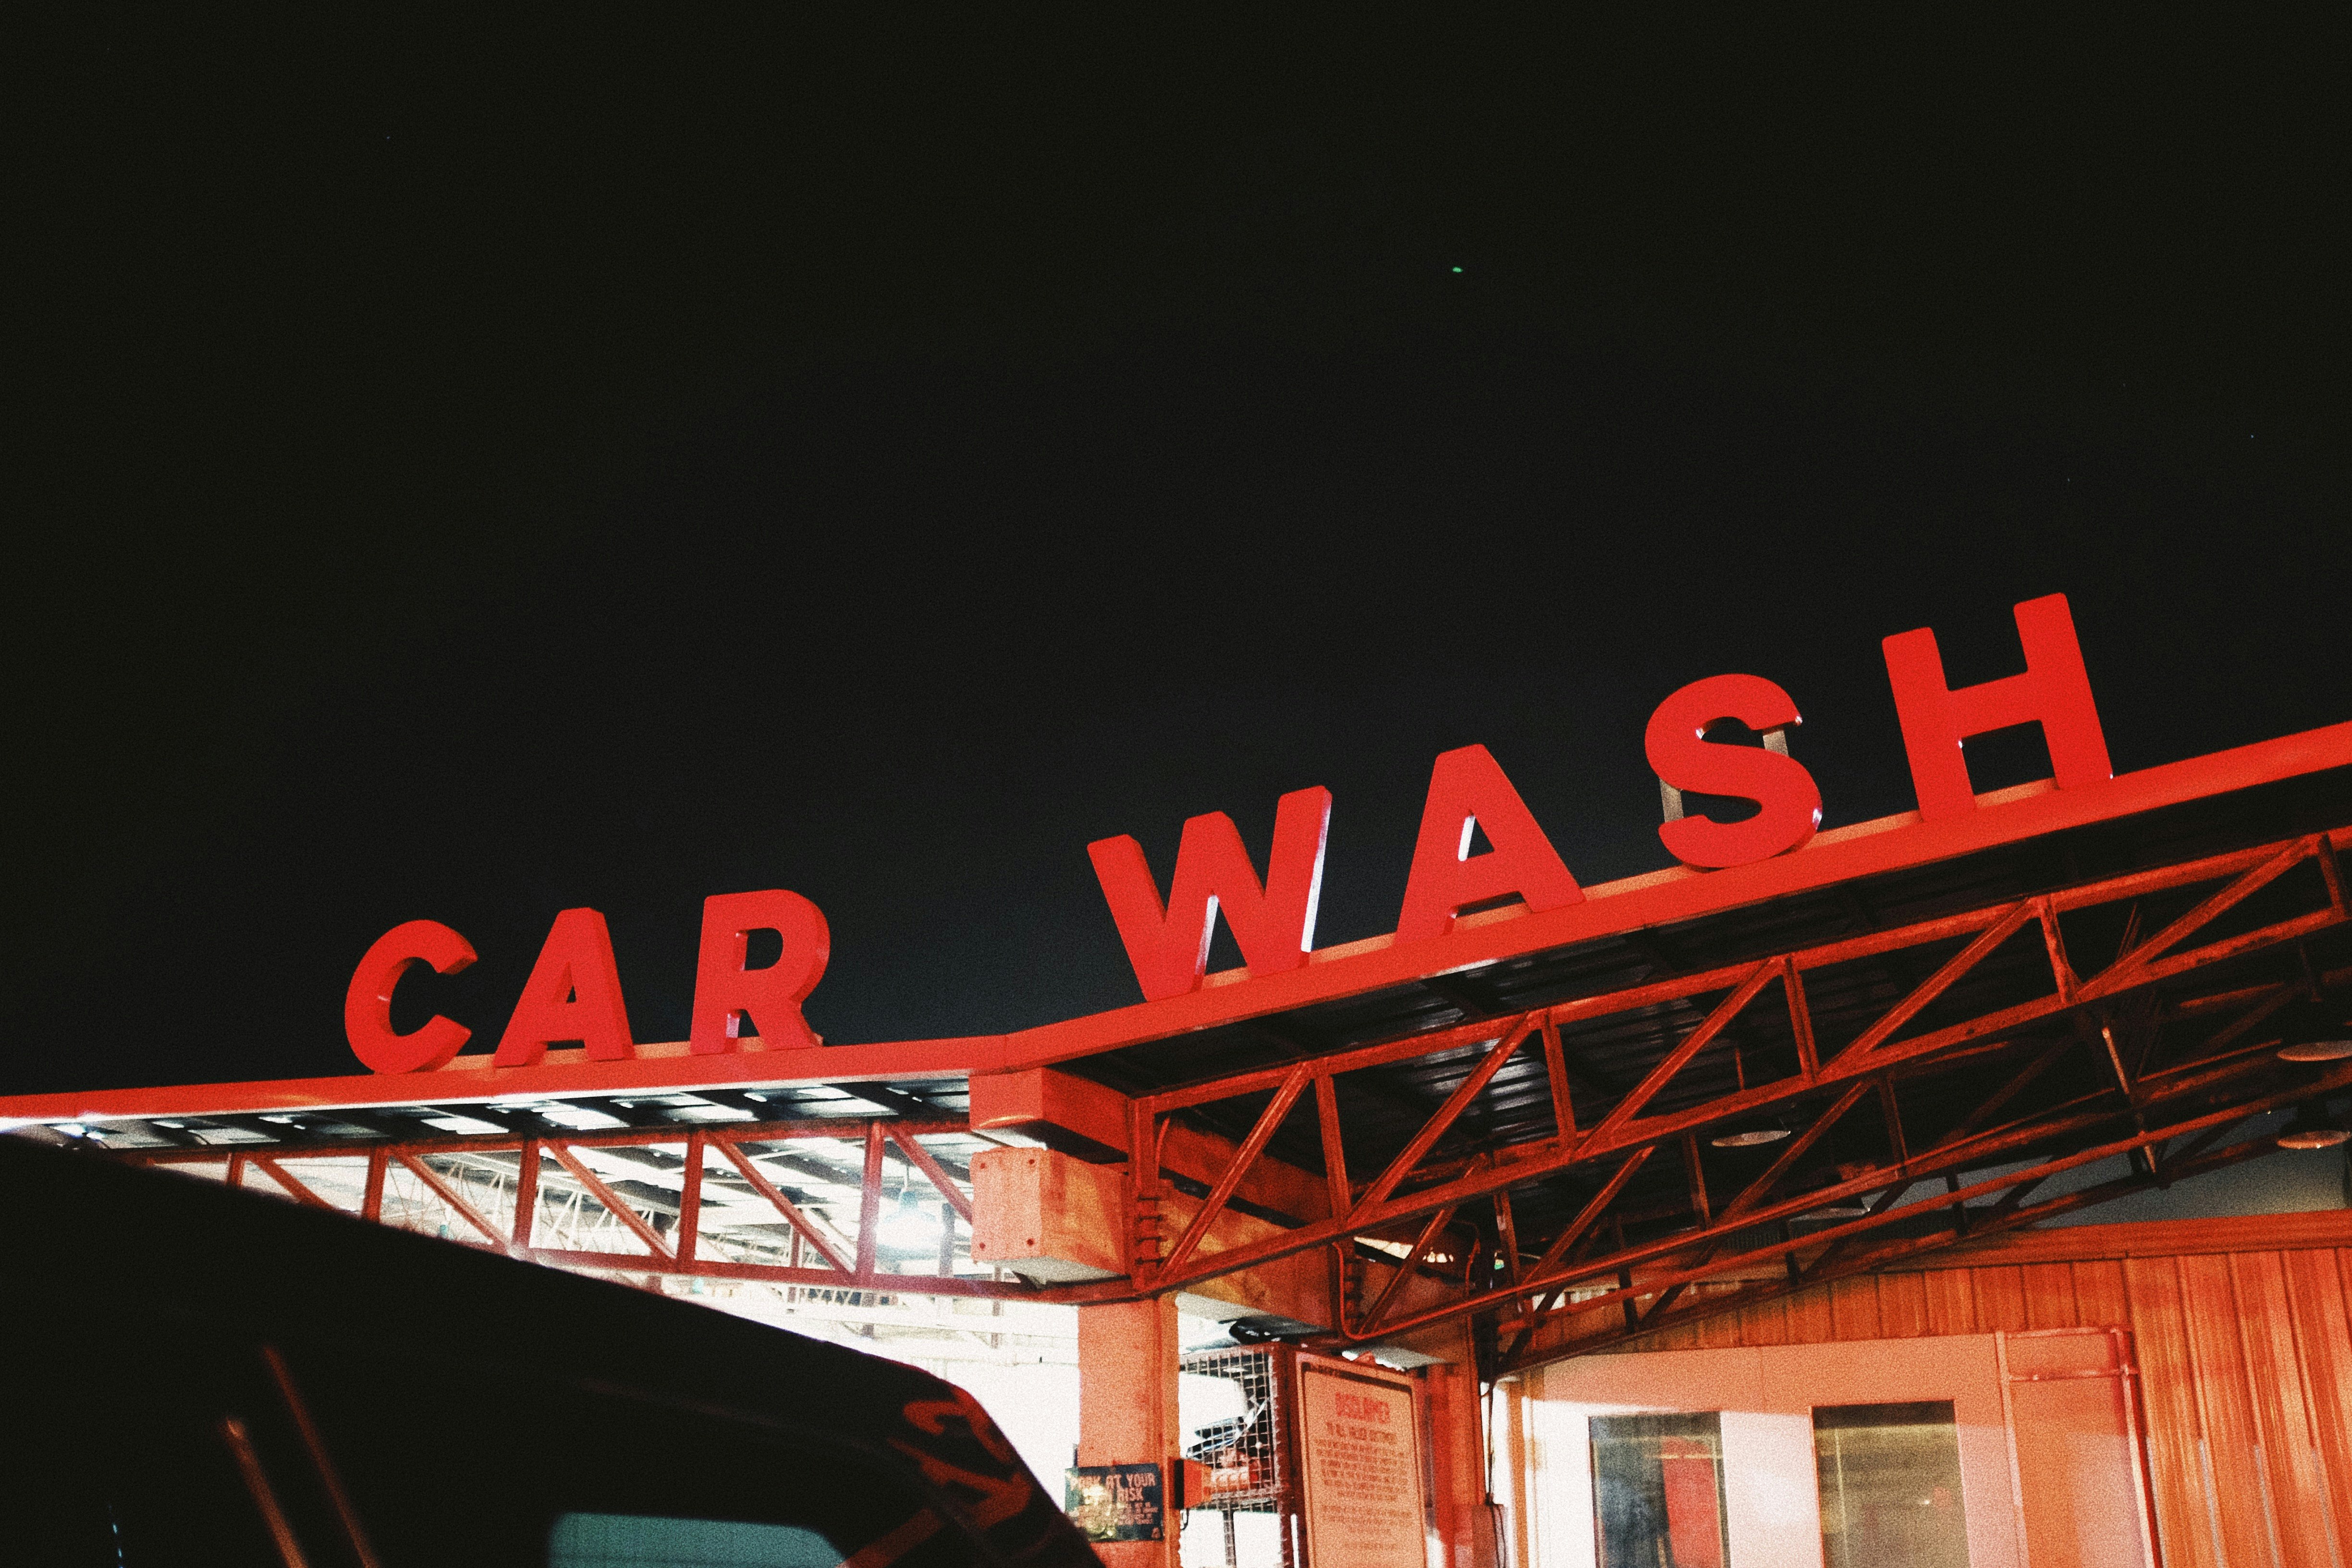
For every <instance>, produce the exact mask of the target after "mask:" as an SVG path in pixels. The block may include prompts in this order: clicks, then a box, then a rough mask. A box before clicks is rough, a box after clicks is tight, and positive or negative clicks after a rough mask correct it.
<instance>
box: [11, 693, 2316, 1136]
mask: <svg viewBox="0 0 2352 1568" xmlns="http://www.w3.org/2000/svg"><path fill="white" fill-rule="evenodd" d="M2341 767H2352V723H2343V724H2332V725H2328V726H2326V727H2325V728H2323V729H2317V730H2309V731H2304V732H2303V733H2301V734H2296V735H2287V736H2283V737H2281V738H2279V739H2277V740H2273V741H2263V742H2256V743H2254V744H2252V745H2248V746H2240V747H2236V748H2234V749H2232V750H2230V751H2224V752H2213V753H2211V754H2210V755H2208V756H2202V757H2193V758H2189V759H2188V760H2186V761H2183V762H2178V763H2165V764H2163V765H2161V766H2158V767H2153V768H2147V769H2144V770H2142V771H2141V772H2138V773H2126V774H2124V775H2123V776H2121V777H2118V778H2114V779H2109V780H2107V781H2105V782H2104V783H2100V784H2092V785H2088V786H2085V787H2082V788H2077V789H2063V790H2062V789H2058V788H2056V787H2054V786H2053V784H2050V783H2048V782H2044V783H2042V784H2025V785H2021V786H2019V787H2018V788H2015V789H2010V790H2002V791H1998V792H1995V793H1993V794H1990V795H1980V796H1978V797H1976V801H1977V805H1978V808H1979V809H1977V810H1975V811H1971V812H1968V813H1965V814H1962V815H1957V816H1948V817H1945V818H1943V819H1941V820H1935V821H1923V820H1922V819H1921V817H1920V816H1919V814H1918V813H1916V812H1905V813H1903V814H1901V815H1899V816H1887V817H1882V818H1880V819H1878V820H1877V821H1874V822H1867V823H1860V824H1856V825H1854V826H1849V827H1842V828H1835V829H1832V830H1830V831H1828V832H1824V833H1820V834H1816V835H1815V836H1814V837H1812V839H1811V841H1810V842H1808V843H1807V844H1806V845H1805V846H1804V847H1802V848H1800V849H1796V850H1792V851H1790V853H1787V854H1784V855H1780V856H1778V857H1775V858H1770V859H1767V860H1761V861H1758V862H1755V863H1753V864H1749V865H1746V866H1738V867H1734V868H1728V869H1725V870H1720V871H1706V872H1703V871H1697V870H1693V869H1691V868H1684V867H1677V868H1670V869H1667V870H1663V871H1655V872H1651V873H1648V874H1646V875H1643V876H1640V877H1630V878H1626V879H1622V880H1621V881H1616V882H1609V883H1603V884H1600V885H1597V886H1594V887H1590V888H1587V889H1583V892H1584V899H1583V900H1582V901H1580V902H1578V903H1572V904H1569V905H1566V906H1564V907H1561V908H1557V909H1552V910H1545V911H1541V912H1530V911H1529V910H1527V908H1526V907H1525V906H1524V905H1521V906H1515V907H1512V908H1507V909H1501V910H1488V911H1485V912H1482V913H1475V914H1470V915H1465V916H1463V917H1461V918H1459V919H1458V920H1457V921H1455V922H1454V929H1453V930H1452V931H1448V932H1446V933H1445V934H1444V935H1443V936H1436V937H1431V938H1428V939H1426V940H1423V941H1419V942H1399V941H1398V940H1397V939H1396V938H1395V937H1394V936H1381V937H1373V938H1370V939H1368V940H1366V941H1363V942H1349V943H1345V944H1343V945H1341V946H1338V947H1332V948H1326V949H1324V950H1323V951H1321V952H1316V953H1313V954H1311V955H1309V957H1308V959H1307V963H1304V964H1302V965H1300V966H1298V967H1297V968H1294V969H1290V970H1288V971H1286V972H1282V973H1274V974H1265V975H1255V976H1253V975H1251V974H1249V973H1247V972H1245V971H1239V970H1235V971H1228V972H1226V973H1223V974H1216V975H1211V976H1209V977H1208V981H1207V983H1206V984H1203V985H1202V987H1201V988H1200V989H1199V990H1196V991H1192V992H1190V993H1187V994H1182V995H1177V996H1170V997H1165V998H1162V999H1160V1000H1158V1001H1150V1002H1143V1003H1139V1004H1137V1005H1133V1006H1129V1007H1120V1008H1115V1009H1113V1010H1111V1011H1109V1012H1105V1013H1097V1014H1093V1015H1090V1016H1086V1017H1081V1018H1072V1019H1067V1020H1066V1021H1064V1022H1061V1023H1057V1024H1048V1025H1044V1026H1039V1027H1037V1028H1034V1029H1025V1030H1022V1031H1019V1032H1018V1033H1014V1034H1010V1035H982V1036H971V1037H962V1038H957V1039H944V1040H908V1041H892V1042H887V1043H880V1044H873V1045H856V1046H833V1047H824V1048H823V1049H822V1050H816V1051H782V1050H777V1051H768V1050H758V1051H745V1052H741V1053H740V1054H739V1053H729V1054H727V1055H716V1056H697V1055H693V1054H691V1053H690V1052H689V1051H688V1047H687V1046H686V1044H685V1043H684V1042H677V1043H673V1044H667V1045H639V1046H638V1047H636V1049H637V1055H636V1056H635V1057H634V1058H628V1059H625V1060H612V1061H599V1060H594V1059H592V1058H589V1056H588V1054H587V1053H586V1051H585V1050H583V1049H572V1050H565V1049H551V1050H549V1051H547V1052H546V1053H545V1056H544V1057H543V1058H542V1060H541V1064H540V1065H539V1066H537V1067H533V1068H494V1067H493V1066H492V1065H491V1058H489V1057H488V1056H487V1055H478V1056H462V1057H458V1058H457V1059H456V1060H454V1061H452V1062H451V1063H450V1064H449V1065H448V1066H447V1067H446V1068H442V1069H440V1070H439V1071H436V1072H430V1073H392V1074H375V1073H358V1074H349V1075H342V1076H337V1077H329V1078H313V1079H278V1080H273V1081H264V1082H252V1083H226V1084H191V1085H174V1086H168V1087H163V1088H149V1089H101V1090H75V1091H70V1092H67V1093H61V1094H37V1095H16V1096H12V1097H8V1098H5V1099H0V1117H5V1118H10V1119H15V1120H21V1121H58V1120H65V1119H70V1118H79V1117H91V1118H100V1119H102V1118H106V1117H116V1116H157V1115H163V1116H170V1115H183V1114H184V1115H200V1114H205V1113H208V1112H209V1113H217V1114H231V1113H236V1112H241V1111H278V1110H301V1109H305V1108H324V1107H331V1106H352V1107H362V1106H372V1105H404V1104H409V1103H412V1102H414V1101H416V1100H431V1101H434V1102H436V1103H451V1104H454V1103H462V1102H466V1101H469V1100H493V1099H497V1098H499V1097H501V1096H508V1095H517V1094H528V1095H538V1096H554V1095H566V1094H597V1093H629V1092H647V1091H652V1090H656V1089H697V1088H707V1087H718V1086H725V1085H736V1084H746V1085H755V1086H756V1085H760V1084H767V1083H787V1082H794V1081H824V1082H829V1083H852V1082H871V1081H877V1080H883V1079H891V1080H900V1079H904V1080H915V1079H927V1078H928V1079H953V1078H961V1077H964V1076H965V1075H967V1074H970V1073H985V1072H1001V1071H1007V1070H1013V1069H1019V1068H1033V1067H1048V1066H1053V1065H1055V1064H1057V1063H1061V1062H1066V1061H1070V1060H1073V1059H1076V1058H1081V1057H1087V1056H1093V1055H1096V1054H1097V1053H1099V1052H1103V1051H1108V1050H1113V1049H1117V1048H1118V1047H1123V1046H1129V1045H1137V1044H1141V1043H1144V1042H1147V1041H1151V1040H1161V1039H1167V1038H1170V1037H1175V1036H1179V1035H1183V1034H1188V1033H1191V1032H1192V1031H1194V1030H1198V1029H1205V1028H1210V1027H1213V1026H1217V1025H1222V1024H1229V1023H1234V1022H1238V1021H1241V1020H1244V1019H1247V1018H1253V1017H1262V1016H1267V1015H1270V1014H1275V1013H1281V1012H1286V1011H1289V1010H1291V1009H1293V1008H1297V1007H1302V1006H1307V1005H1312V1004H1315V1003H1318V1002H1324V1001H1329V1000H1332V999H1335V998H1338V997H1341V996H1347V995H1352V994H1360V993H1364V992H1369V991H1375V990H1379V989H1381V988H1384V987H1387V986H1391V985H1399V984H1407V983H1410V982H1412V981H1415V980H1421V979H1426V978H1429V977H1432V976H1436V975H1443V974H1446V973H1453V972H1455V971H1458V970H1464V969H1471V968H1475V967H1477V966H1479V965H1482V964H1486V963H1494V962H1496V960H1499V959H1505V958H1511V957H1516V956H1518V955H1520V954H1523V953H1530V952H1543V951H1546V950H1549V949H1551V948H1557V947H1564V946H1568V945H1570V944H1573V943H1577V942H1588V941H1591V940H1592V939H1594V938H1598V937H1602V936H1608V935H1612V934H1615V933H1620V932H1624V931H1634V930H1638V929H1641V928H1643V927H1645V926H1656V925H1665V924H1671V923H1674V922H1676V921H1686V920H1690V919H1693V918H1696V917H1697V916H1701V915H1706V914H1711V913H1715V912H1717V911H1720V910H1730V909H1736V908H1739V907H1742V906H1745V905H1749V904H1755V903H1759V902H1763V901H1765V900H1771V899H1777V898H1780V897H1783V896H1785V895H1787V894H1790V893H1797V892H1803V891H1806V890H1808V889H1815V888H1822V887H1827V886H1829V885H1831V884H1832V883H1836V882H1841V881H1846V880H1850V879H1855V878H1861V877H1869V876H1874V875H1877V874H1879V873H1882V872H1886V871H1894V870H1900V869H1904V868H1911V867H1916V866H1925V865H1930V864H1933V863H1935V862H1937V861H1941V860H1948V859H1952V858H1957V857H1959V856H1963V855H1968V854H1971V853H1974V852H1976V851H1979V850H1983V849H1989V848H1992V847H1998V846H2000V845H2006V844H2014V843H2018V842H2021V841H2022V840H2025V839H2029V838H2034V837H2041V836H2042V835H2045V834H2050V833H2056V832H2061V831H2063V830H2065V829H2068V828H2074V827H2081V826H2087V825H2090V824H2093V823H2098V822H2107V821H2113V820H2116V819H2118V818H2122V817H2127V816H2135V815H2137V814H2138V813H2141V812H2147V811H2154V810H2158V809H2159V808H2162V807H2165V806H2169V805H2179V804H2182V803H2184V802H2188V801H2192V800H2199V799H2202V798H2204V797H2207V796H2210V795H2225V794H2229V793H2231V792H2232V791H2236V790H2242V789H2250V788H2252V787H2255V786H2257V785H2261V784H2273V783H2276V782H2278V781H2280V780H2283V779H2289V778H2294V777H2298V776H2301V775H2304V774H2308V773H2322V772H2325V771H2327V770H2329V769H2332V768H2341ZM756 1006H757V1004H756V1002H754V1003H753V1004H752V1007H753V1011H754V1017H755V1021H756ZM738 1043H739V1044H740V1045H741V1046H749V1045H751V1040H749V1039H744V1040H741V1041H740V1042H738Z"/></svg>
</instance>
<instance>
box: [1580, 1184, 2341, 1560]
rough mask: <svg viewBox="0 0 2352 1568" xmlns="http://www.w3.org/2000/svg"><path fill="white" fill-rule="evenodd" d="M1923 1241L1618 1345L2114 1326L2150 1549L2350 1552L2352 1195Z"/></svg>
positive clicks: (2262, 1554) (2224, 1553) (1675, 1346)
mask: <svg viewBox="0 0 2352 1568" xmlns="http://www.w3.org/2000/svg"><path fill="white" fill-rule="evenodd" d="M1938 1261H1941V1262H1946V1263H1947V1264H1948V1265H1949V1266H1948V1267H1943V1268H1932V1269H1923V1270H1916V1271H1905V1272H1899V1273H1885V1274H1876V1275H1863V1276H1858V1277H1856V1278H1853V1279H1841V1280H1836V1281H1833V1282H1832V1283H1830V1284H1828V1285H1823V1286H1817V1287H1814V1288H1813V1289H1809V1290H1806V1291H1804V1292H1802V1293H1801V1294H1799V1295H1797V1296H1794V1297H1790V1298H1788V1299H1786V1300H1780V1301H1773V1302H1768V1303H1764V1304H1761V1305H1757V1306H1751V1307H1748V1308H1743V1309H1741V1310H1739V1311H1738V1312H1736V1313H1726V1314H1725V1315H1723V1316H1720V1317H1717V1318H1714V1319H1711V1320H1708V1321H1702V1322H1698V1323H1694V1324H1692V1325H1690V1326H1689V1327H1686V1328H1683V1329H1676V1330H1668V1331H1664V1332H1662V1333H1659V1334H1656V1335H1654V1336H1652V1337H1651V1338H1649V1339H1646V1340H1643V1341H1641V1342H1638V1343H1637V1344H1636V1345H1633V1346H1629V1347H1626V1348H1628V1349H1638V1350H1694V1349H1706V1348H1712V1347H1718V1346H1728V1345H1779V1344H1819V1343H1825V1342H1836V1341H1856V1340H1875V1339H1905V1338H1910V1337H1913V1336H1916V1335H1921V1334H1970V1333H1986V1332H1990V1331H1993V1330H1996V1329H2007V1330H2021V1329H2065V1328H2095V1327H2108V1326H2120V1327H2124V1328H2127V1329H2129V1330H2131V1331H2132V1336H2133V1342H2134V1346H2135V1351H2136V1355H2137V1363H2138V1367H2139V1372H2140V1383H2141V1391H2142V1398H2143V1400H2144V1402H2145V1407H2146V1423H2147V1448H2148V1465H2149V1470H2150V1475H2149V1478H2148V1479H2149V1482H2150V1485H2151V1489H2152V1490H2153V1493H2154V1497H2155V1501H2156V1511H2157V1530H2158V1536H2159V1538H2160V1542H2161V1546H2162V1551H2163V1554H2164V1562H2165V1564H2166V1568H2264V1565H2271V1568H2352V1307H2347V1303H2352V1214H2346V1213H2342V1212H2337V1213H2332V1214H2311V1215H2265V1216H2261V1217H2258V1218H2250V1219H2231V1220H2201V1221H2190V1222H2180V1223H2168V1224H2157V1225H2122V1226H2080V1227H2075V1228H2072V1229H2064V1230H2054V1231H2041V1232H2035V1233H2032V1234H2030V1235H2024V1236H2019V1237H2000V1238H1993V1239H1990V1240H1988V1241H1986V1242H1983V1243H1979V1244H1976V1245H1974V1246H1972V1247H1969V1248H1968V1249H1967V1250H1965V1251H1957V1250H1956V1251H1954V1252H1951V1253H1946V1254H1943V1255H1941V1257H1940V1258H1939V1259H1938ZM1725 1289H1729V1287H1726V1288H1725ZM1566 1316H1567V1314H1563V1317H1566ZM1589 1327H1590V1325H1587V1324H1583V1323H1577V1322H1573V1321H1570V1322H1565V1323H1562V1324H1561V1325H1560V1329H1561V1331H1563V1332H1565V1333H1568V1334H1571V1335H1572V1334H1574V1333H1576V1332H1578V1331H1589Z"/></svg>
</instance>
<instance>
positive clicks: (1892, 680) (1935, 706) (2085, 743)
mask: <svg viewBox="0 0 2352 1568" xmlns="http://www.w3.org/2000/svg"><path fill="white" fill-rule="evenodd" d="M2017 637H2018V641H2019V642H2021V643H2022V644H2023V645H2024V647H2025V673H2024V674H2022V675H2011V676H2008V677H2006V678H2004V679H2000V680H1988V681H1986V682H1985V683H1984V684H1983V685H1981V686H1969V687H1963V688H1962V689H1959V690H1958V691H1954V690H1952V689H1950V688H1949V687H1948V686H1947V685H1946V684H1945V681H1944V660H1943V657H1942V655H1941V654H1940V653H1939V652H1937V647H1936V634H1935V633H1934V632H1933V631H1931V630H1929V629H1927V627H1924V626H1923V627H1921V628H1920V629H1919V630H1917V631H1915V632H1902V633H1898V634H1897V635H1895V636H1894V637H1888V638H1887V639H1886V641H1885V645H1884V646H1885V650H1886V679H1887V681H1888V683H1889V684H1890V685H1892V686H1893V687H1894V689H1895V715H1896V717H1898V718H1899V719H1900V720H1901V721H1902V723H1903V749H1904V750H1905V751H1906V752H1908V753H1909V754H1910V759H1911V783H1912V786H1913V788H1914V789H1915V790H1916V792H1917V794H1918V796H1919V816H1920V817H1921V819H1922V820H1924V821H1927V822H1937V821H1941V820H1943V819H1945V818H1947V817H1953V816H1964V815H1966V814H1967V813H1969V812H1972V811H1974V810H1975V809H1976V808H1977V797H1976V792H1975V791H1974V790H1973V789H1971V788H1970V787H1969V764H1968V760H1967V758H1966V757H1965V756H1964V755H1963V754H1962V752H1961V745H1962V743H1963V742H1966V741H1967V740H1968V738H1969V736H1971V735H1982V734H1985V733H1987V732H1988V731H1993V730H2006V729H2008V728H2010V727H2011V725H2014V724H2035V723H2038V724H2040V725H2041V726H2042V742H2043V743H2044V744H2045V745H2047V746H2048V747H2049V748H2050V764H2051V771H2052V772H2053V773H2054V774H2055V775H2056V779H2057V784H2058V787H2059V788H2060V789H2075V788H2079V787H2081V786H2083V785H2084V784H2104V783H2105V782H2106V781H2107V780H2108V779H2110V778H2112V777H2114V776H2115V775H2114V770H2113V768H2112V767H2111V766H2110V764H2109V763H2108V761H2107V742H2106V737H2105V734H2104V733H2102V732H2101V731H2100V729H2099V710H2098V709H2097V707H2096V706H2095V704H2094V703H2093V702H2092V700H2091V679H2090V677H2089V675H2088V674H2086V673H2085V672H2084V668H2083V650H2082V647H2081V646H2080V645H2079V644H2077V643H2076V642H2075V640H2074V616H2071V615H2070V614H2068V613H2067V609H2066V595H2063V594H2052V595H2047V596H2046V597H2043V598H2039V599H2028V600H2027V601H2025V603H2023V604H2021V605H2018V606H2017Z"/></svg>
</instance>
